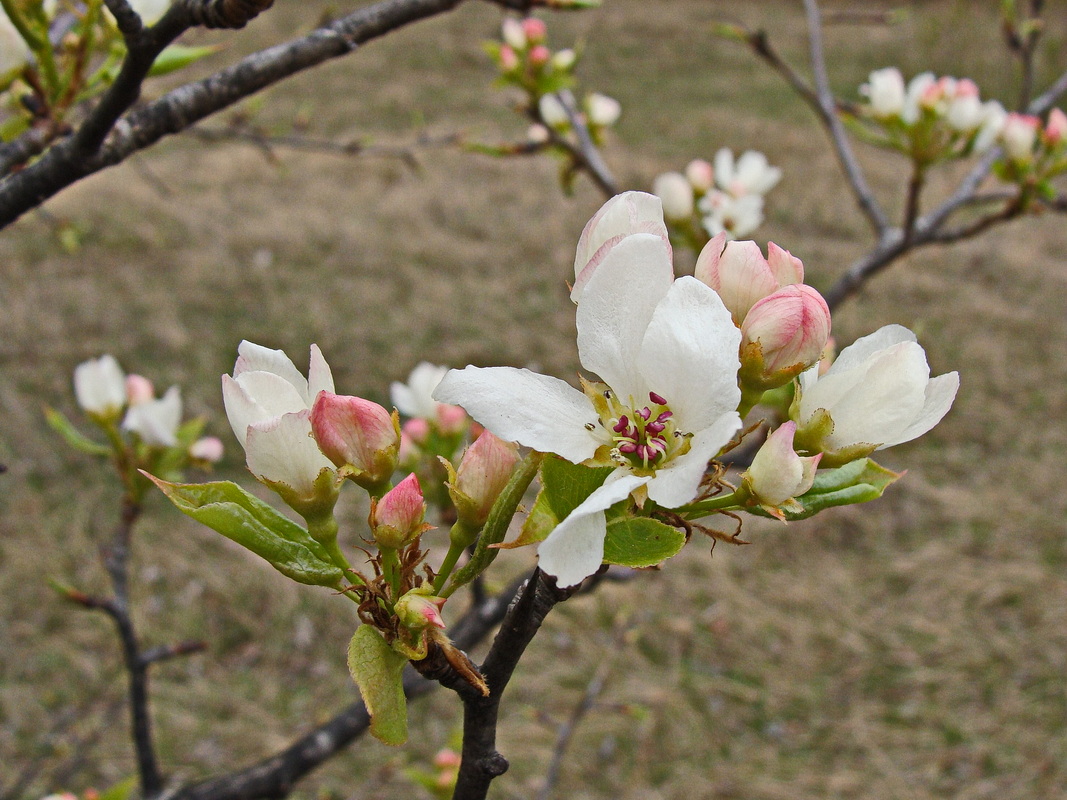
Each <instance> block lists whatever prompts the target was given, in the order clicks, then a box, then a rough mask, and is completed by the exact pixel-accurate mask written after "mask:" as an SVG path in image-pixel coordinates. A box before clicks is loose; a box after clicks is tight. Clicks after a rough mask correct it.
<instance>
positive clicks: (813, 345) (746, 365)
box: [741, 283, 830, 389]
mask: <svg viewBox="0 0 1067 800" xmlns="http://www.w3.org/2000/svg"><path fill="white" fill-rule="evenodd" d="M829 336H830V309H829V307H828V306H827V305H826V301H825V300H823V298H822V295H821V294H819V293H818V292H817V291H816V290H815V289H813V288H812V287H810V286H807V285H805V284H802V283H799V284H793V285H791V286H784V287H782V288H781V289H779V290H778V291H776V292H773V293H772V294H769V295H767V297H764V298H763V299H762V300H760V301H759V302H757V303H756V304H755V305H754V306H752V309H751V310H750V311H749V312H748V314H747V315H746V316H745V320H744V322H743V323H742V324H741V364H742V366H741V380H742V383H745V382H750V383H752V384H753V386H754V388H759V389H773V388H774V387H776V386H782V385H783V384H785V383H788V382H789V381H791V380H792V379H793V378H794V377H796V376H797V375H799V374H800V373H801V372H803V371H804V370H806V369H807V368H808V367H810V366H811V365H812V364H814V363H815V362H816V361H818V360H819V357H820V356H821V355H822V352H823V349H824V348H825V347H826V340H827V339H828V338H829Z"/></svg>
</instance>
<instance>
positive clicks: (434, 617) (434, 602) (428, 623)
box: [393, 589, 446, 632]
mask: <svg viewBox="0 0 1067 800" xmlns="http://www.w3.org/2000/svg"><path fill="white" fill-rule="evenodd" d="M445 599H446V598H444V597H434V596H433V595H429V594H426V593H425V592H424V591H419V590H418V589H412V590H411V591H410V592H408V593H407V594H405V595H404V596H403V597H401V598H400V599H399V600H397V601H396V605H395V606H393V611H394V612H395V613H396V616H397V619H398V620H400V624H401V625H403V626H404V627H405V628H408V629H409V630H412V631H417V632H418V631H424V630H426V629H427V628H444V627H445V621H444V620H443V619H442V618H441V607H442V606H443V605H444V604H445Z"/></svg>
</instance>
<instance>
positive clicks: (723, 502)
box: [674, 491, 744, 517]
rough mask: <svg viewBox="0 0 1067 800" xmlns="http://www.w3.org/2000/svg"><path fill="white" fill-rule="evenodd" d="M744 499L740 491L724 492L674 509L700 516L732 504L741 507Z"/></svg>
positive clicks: (689, 515) (688, 514)
mask: <svg viewBox="0 0 1067 800" xmlns="http://www.w3.org/2000/svg"><path fill="white" fill-rule="evenodd" d="M743 499H744V498H743V497H742V493H741V492H740V491H737V492H730V493H729V494H723V495H719V496H718V497H712V498H709V499H707V500H701V501H699V502H696V503H690V504H689V505H687V506H682V507H681V508H676V509H674V510H675V511H677V512H678V513H679V514H682V515H683V516H686V517H699V516H702V515H704V514H705V513H706V512H708V511H721V510H723V509H725V508H730V507H731V506H737V507H738V508H740V507H741V503H742V501H743Z"/></svg>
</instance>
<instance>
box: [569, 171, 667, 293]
mask: <svg viewBox="0 0 1067 800" xmlns="http://www.w3.org/2000/svg"><path fill="white" fill-rule="evenodd" d="M633 233H651V234H653V235H655V236H658V237H660V239H661V240H662V241H663V244H664V245H665V246H666V247H667V253H668V257H670V256H671V254H672V251H671V241H670V236H669V234H668V233H667V226H666V225H665V224H664V222H663V203H662V201H661V200H660V199H659V198H658V197H656V196H655V195H653V194H645V193H644V192H624V193H623V194H619V195H616V196H615V197H613V198H611V199H610V200H608V202H606V203H605V204H604V205H602V206H601V207H600V210H599V211H597V212H596V213H595V214H594V215H593V216H592V218H591V219H590V220H589V222H587V223H586V224H585V228H583V229H582V235H581V236H580V237H579V238H578V247H577V249H576V250H575V253H574V287H573V288H572V289H571V300H573V301H574V302H575V303H577V302H578V298H579V297H580V296H581V293H582V290H583V289H584V288H585V285H586V283H588V282H589V279H590V278H591V277H592V276H593V273H594V272H595V271H596V269H597V266H598V265H599V264H600V262H601V261H603V260H604V258H605V256H607V254H608V252H609V251H610V250H611V248H612V247H614V246H615V245H617V244H618V243H619V242H621V241H622V240H623V239H624V238H625V237H626V236H629V235H630V234H633Z"/></svg>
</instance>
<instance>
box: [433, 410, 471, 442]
mask: <svg viewBox="0 0 1067 800" xmlns="http://www.w3.org/2000/svg"><path fill="white" fill-rule="evenodd" d="M469 419H470V417H468V416H467V412H466V411H464V410H463V409H462V408H460V407H459V406H452V405H449V404H448V403H438V404H437V427H438V429H439V430H440V431H441V433H443V434H445V435H446V436H451V435H454V434H457V433H462V432H463V431H464V430H465V429H466V427H467V422H468V420H469Z"/></svg>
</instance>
